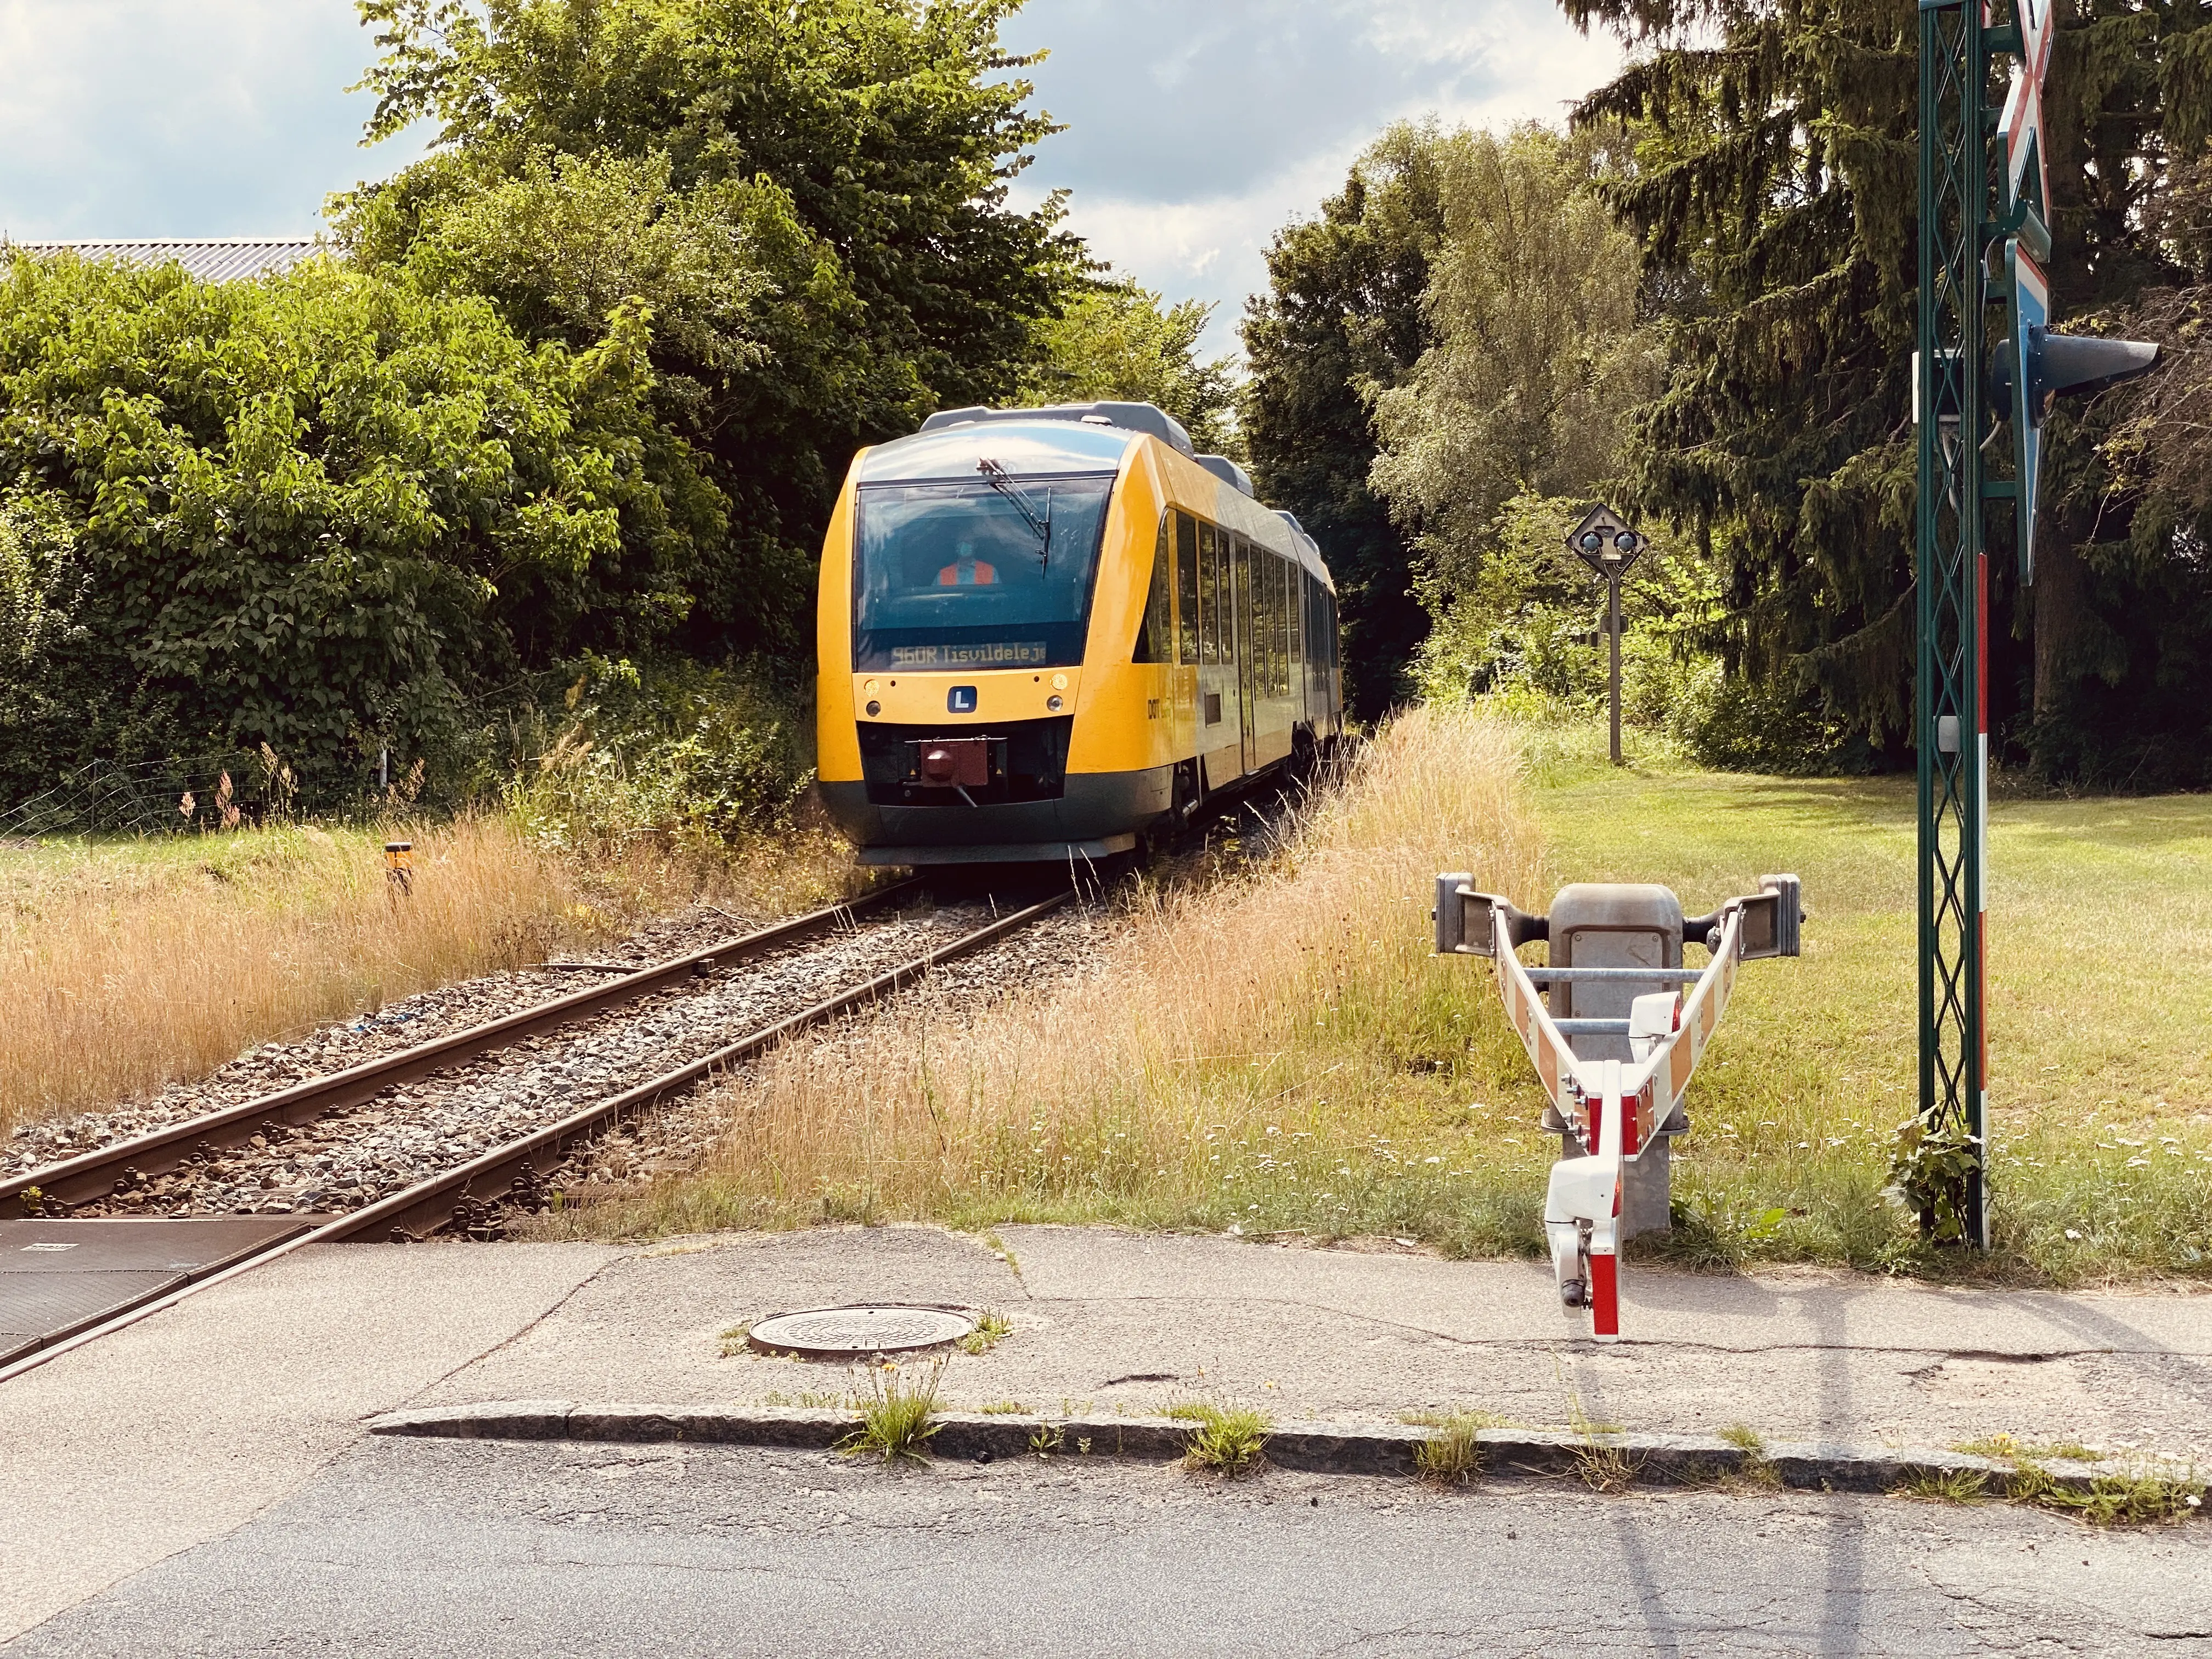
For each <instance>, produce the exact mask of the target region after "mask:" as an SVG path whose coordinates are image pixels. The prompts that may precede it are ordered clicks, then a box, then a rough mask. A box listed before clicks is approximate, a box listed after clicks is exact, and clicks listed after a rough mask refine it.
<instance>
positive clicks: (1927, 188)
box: [1908, 0, 2158, 1248]
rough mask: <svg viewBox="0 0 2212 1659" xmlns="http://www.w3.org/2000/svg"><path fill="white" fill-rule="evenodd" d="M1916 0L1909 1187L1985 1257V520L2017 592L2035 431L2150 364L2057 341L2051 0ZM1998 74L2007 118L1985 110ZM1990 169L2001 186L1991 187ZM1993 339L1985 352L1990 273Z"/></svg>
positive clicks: (1932, 1229) (2030, 569) (2137, 356)
mask: <svg viewBox="0 0 2212 1659" xmlns="http://www.w3.org/2000/svg"><path fill="white" fill-rule="evenodd" d="M2010 3H2011V5H2012V7H2013V15H2012V17H2011V20H2010V21H2008V22H2007V23H2005V24H2003V25H2002V26H1993V25H1992V22H1991V14H1990V9H1989V7H1988V6H1987V5H1986V4H1985V3H1984V0H1966V3H1960V0H1921V8H1920V318H1919V350H1918V351H1917V353H1916V354H1915V358H1914V364H1913V404H1912V407H1913V418H1914V420H1915V422H1916V423H1917V427H1918V429H1919V430H1918V437H1919V451H1920V499H1919V507H1918V526H1917V529H1918V538H1917V551H1918V573H1917V574H1918V585H1917V586H1918V593H1917V598H1918V603H1919V623H1920V654H1919V686H1918V691H1919V703H1918V712H1919V730H1918V744H1919V751H1920V1119H1919V1127H1920V1131H1921V1133H1920V1136H1919V1139H1918V1141H1917V1147H1916V1149H1915V1151H1914V1153H1913V1155H1912V1158H1911V1160H1910V1161H1909V1164H1910V1167H1909V1170H1908V1173H1909V1175H1910V1176H1911V1181H1910V1185H1911V1189H1912V1190H1913V1191H1914V1192H1915V1194H1917V1197H1918V1199H1919V1200H1920V1203H1921V1206H1922V1207H1921V1225H1922V1226H1923V1229H1924V1230H1926V1231H1928V1232H1929V1234H1930V1235H1931V1236H1933V1237H1936V1238H1939V1239H1942V1240H1945V1241H1946V1242H1953V1243H1962V1244H1967V1245H1972V1246H1974V1247H1977V1248H1986V1247H1987V1245H1988V1243H1989V1242H1990V1237H1989V1205H1988V1182H1987V1179H1986V1176H1985V1164H1986V1159H1985V1156H1984V1154H1985V1149H1986V1146H1987V1139H1986V1137H1987V1134H1988V1127H1989V1026H1988V1019H1987V1012H1986V1004H1987V996H1986V992H1987V987H1988V977H1989V964H1988V953H1987V952H1988V917H1989V870H1988V865H1989V759H1990V744H1989V710H1990V686H1989V642H1990V616H1989V594H1990V581H1989V560H1988V556H1987V551H1986V549H1985V546H1984V540H1983V534H1982V531H1983V514H1984V507H1986V505H1987V503H1989V502H1990V501H2009V502H2011V503H2012V504H2013V510H2014V516H2015V526H2016V532H2015V540H2016V542H2017V544H2018V546H2019V549H2020V558H2021V580H2023V581H2027V580H2033V574H2034V545H2035V544H2034V531H2035V507H2036V486H2037V483H2038V477H2039V467H2040V462H2041V453H2040V450H2041V436H2042V427H2043V421H2044V416H2045V415H2046V414H2047V413H2048V412H2049V410H2050V408H2051V400H2052V399H2053V398H2056V397H2058V396H2060V395H2062V394H2086V393H2088V392H2096V391H2100V390H2102V389H2103V388H2104V387H2106V386H2112V385H2113V384H2115V383H2116V382H2118V381H2119V380H2126V379H2130V378H2131V377H2133V376H2134V375H2136V374H2145V373H2148V371H2149V369H2150V368H2151V367H2152V365H2153V364H2154V362H2156V361H2157V357H2158V349H2157V348H2156V347H2155V346H2151V345H2145V344H2142V343H2137V342H2135V341H2130V340H2095V339H2085V338H2073V337H2067V336H2064V335H2057V334H2052V333H2050V332H2049V331H2048V324H2049V320H2050V315H2051V294H2050V284H2049V283H2048V281H2047V279H2046V278H2045V276H2044V273H2043V266H2044V264H2045V262H2046V261H2048V259H2049V258H2050V257H2051V233H2050V231H2049V229H2048V224H2049V216H2048V208H2047V205H2046V204H2047V203H2048V201H2049V191H2048V187H2047V185H2046V182H2045V168H2044V157H2043V143H2042V127H2043V82H2044V76H2045V74H2046V72H2047V71H2048V70H2049V68H2050V64H2051V47H2052V45H2053V35H2052V18H2051V6H2052V3H2053V0H2010ZM1999 57H2002V58H2005V59H2007V60H2008V61H2009V64H2010V66H2011V73H2010V76H2009V85H2008V89H2007V92H2006V95H2005V101H2004V104H2003V106H2002V112H2001V113H2000V112H1998V111H1997V110H1995V109H1993V108H1992V107H1991V106H1990V102H1989V94H1990V88H1991V87H1992V86H1993V84H1994V82H1995V78H1996V76H1995V70H1996V67H1997V65H1996V62H1995V61H1994V60H1995V59H1996V58H1999ZM1993 159H1997V160H2000V161H2001V162H2002V167H2001V169H2000V177H2001V179H2002V189H2001V190H1999V189H1993V188H1992V180H1991V177H1990V174H1991V172H1992V168H1991V165H1990V163H1991V161H1992V160H1993ZM1992 263H1995V264H1996V266H1997V268H1998V270H1999V271H2001V273H2002V277H2001V283H2000V291H1999V294H1998V295H1997V298H1998V299H1999V301H2001V302H2002V304H2003V305H2004V307H2005V317H2004V319H2003V322H2002V325H2001V335H2002V337H2001V339H2000V342H1999V343H1998V345H1997V347H1996V349H1995V350H1994V351H1991V350H1990V349H1987V342H1986V339H1985V331H1986V325H1987V323H1988V320H1989V314H1990V301H1991V295H1990V283H1991V281H1992V273H1991V265H1992ZM1996 420H2006V421H2008V422H2010V423H2011V427H2012V434H2013V442H2012V444H2011V446H2010V459H2011V462H2012V476H2011V477H2004V478H1990V477H1986V476H1985V469H1986V462H1987V459H1988V456H1989V453H1990V452H1989V451H1988V450H1987V449H1985V448H1984V441H1985V440H1986V439H1987V438H1988V437H1989V436H1990V434H1991V431H1992V429H1993V422H1995V421H1996Z"/></svg>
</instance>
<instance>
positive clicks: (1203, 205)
mask: <svg viewBox="0 0 2212 1659" xmlns="http://www.w3.org/2000/svg"><path fill="white" fill-rule="evenodd" d="M1194 19H1195V20H1196V21H1194ZM1007 39H1008V44H1009V45H1010V46H1012V47H1014V48H1015V49H1016V50H1018V51H1024V52H1026V51H1033V50H1036V49H1038V48H1040V47H1049V48H1050V49H1051V52H1052V56H1051V58H1049V59H1048V61H1047V62H1046V63H1045V64H1042V66H1040V67H1039V68H1038V69H1036V70H1034V71H1032V78H1033V79H1034V80H1035V81H1036V84H1037V88H1038V100H1037V101H1038V102H1039V104H1040V105H1041V106H1042V107H1044V108H1045V109H1047V110H1048V111H1050V112H1051V113H1052V114H1053V115H1054V117H1056V118H1058V119H1060V120H1061V121H1064V122H1066V123H1067V124H1068V125H1069V131H1066V132H1064V133H1061V134H1060V135H1059V136H1058V137H1054V138H1052V139H1049V140H1048V141H1047V142H1046V143H1045V144H1044V145H1043V146H1042V150H1041V152H1040V155H1039V159H1038V161H1037V164H1036V167H1034V168H1033V169H1031V171H1030V173H1028V174H1027V175H1026V177H1025V179H1024V191H1025V192H1026V193H1027V195H1028V196H1029V197H1031V198H1033V197H1035V195H1036V194H1038V193H1041V192H1042V191H1044V190H1046V189H1051V188H1056V187H1061V186H1065V187H1066V188H1067V189H1069V190H1070V191H1073V199H1072V202H1071V206H1072V209H1073V224H1074V227H1075V228H1076V229H1078V230H1079V231H1080V232H1082V233H1083V234H1085V235H1086V236H1087V237H1089V238H1090V239H1091V242H1092V245H1093V246H1094V247H1095V248H1096V249H1097V251H1098V252H1099V253H1101V254H1102V255H1103V256H1104V257H1105V258H1109V259H1111V260H1113V261H1114V262H1115V264H1117V265H1119V266H1120V267H1121V269H1123V270H1127V271H1128V272H1130V273H1132V274H1133V275H1134V276H1137V277H1139V279H1141V280H1142V281H1143V282H1145V283H1146V284H1148V285H1149V286H1151V287H1153V288H1157V289H1164V290H1165V291H1166V292H1167V294H1168V295H1169V296H1170V298H1175V299H1181V298H1186V297H1190V296H1196V297H1198V298H1200V299H1205V300H1209V301H1217V302H1218V303H1219V309H1218V312H1217V313H1216V314H1215V326H1214V331H1213V335H1212V343H1213V345H1214V346H1215V348H1216V349H1228V348H1229V347H1231V345H1232V344H1233V343H1234V323H1235V319H1236V315H1237V311H1238V310H1239V308H1240V307H1241V306H1242V304H1243V296H1244V295H1245V294H1246V293H1247V292H1248V291H1249V290H1250V289H1254V288H1255V287H1259V286H1261V285H1262V284H1263V283H1265V281H1266V269H1265V265H1264V264H1263V262H1262V258H1261V251H1262V250H1263V249H1264V248H1265V247H1266V246H1267V241H1268V239H1269V238H1270V237H1271V236H1272V235H1273V233H1274V232H1275V230H1276V229H1278V228H1279V227H1280V226H1281V225H1283V224H1284V223H1285V222H1287V221H1288V220H1290V219H1291V218H1292V217H1293V216H1298V215H1301V214H1307V213H1310V212H1311V211H1313V210H1314V209H1315V207H1316V205H1317V204H1319V202H1320V201H1321V199H1322V197H1324V196H1326V195H1328V194H1329V193H1330V192H1331V191H1334V189H1335V188H1336V186H1337V185H1339V184H1340V183H1341V181H1342V178H1343V174H1344V170H1345V168H1346V165H1347V164H1348V163H1349V162H1350V161H1351V159H1352V156H1353V155H1356V154H1357V153H1358V149H1359V148H1360V147H1361V145H1362V144H1363V143H1365V142H1366V140H1367V139H1368V138H1369V137H1371V136H1372V135H1373V133H1374V132H1375V131H1376V130H1377V129H1378V128H1380V127H1381V126H1383V125H1384V124H1385V123H1387V122H1389V121H1390V120H1393V119H1395V118H1399V117H1401V116H1419V115H1422V114H1427V113H1435V114H1438V115H1440V116H1442V117H1443V118H1444V119H1446V120H1448V121H1468V122H1472V123H1475V124H1478V125H1480V124H1484V123H1491V122H1502V121H1507V120H1511V119H1515V118H1520V117H1524V116H1536V117H1540V118H1556V117H1557V116H1558V114H1559V112H1560V111H1561V109H1562V108H1563V107H1564V106H1565V103H1566V102H1567V100H1571V99H1572V98H1573V97H1575V96H1576V95H1577V94H1579V93H1581V92H1583V90H1585V89H1586V88H1589V87H1590V86H1593V85H1595V83H1596V82H1598V81H1600V80H1601V79H1602V78H1604V76H1606V75H1607V74H1608V73H1609V72H1610V71H1611V70H1612V69H1613V66H1614V64H1616V63H1617V62H1618V53H1617V52H1616V50H1615V49H1614V48H1613V46H1612V45H1611V43H1609V42H1608V41H1606V40H1602V39H1599V40H1585V39H1583V37H1582V36H1580V35H1578V34H1577V33H1575V32H1574V31H1573V30H1572V29H1571V28H1569V27H1567V26H1566V25H1565V23H1563V22H1561V21H1560V20H1559V13H1558V9H1557V7H1556V5H1555V4H1554V3H1553V0H1030V4H1029V6H1028V7H1027V9H1025V10H1024V12H1023V13H1022V14H1021V15H1019V16H1018V18H1016V20H1015V21H1014V22H1013V23H1012V26H1011V27H1010V28H1009V30H1008V32H1007ZM370 55H371V47H370V45H369V41H368V36H367V34H366V33H365V32H364V31H363V30H362V28H361V27H360V26H359V25H358V23H357V22H356V19H355V15H354V9H353V6H352V4H351V3H350V0H0V233H4V234H7V235H9V236H10V237H13V238H15V239H16V240H36V239H40V238H87V237H105V236H228V235H250V234H288V233H289V234H298V233H301V232H306V231H311V230H313V228H315V225H316V223H317V217H318V214H319V210H320V207H321V204H322V200H323V197H325V195H326V194H328V193H329V192H330V191H334V190H341V189H343V188H345V187H346V186H348V185H351V184H353V183H355V182H356V180H358V179H362V178H365V177H379V176H381V175H383V174H385V173H390V172H391V171H392V169H394V168H395V167H399V166H402V165H404V163H405V162H406V161H410V160H411V159H412V158H413V156H414V155H415V154H416V144H415V143H412V142H410V140H409V139H407V138H404V137H403V138H401V139H398V140H395V141H394V142H393V143H389V144H386V145H385V146H383V147H381V148H380V149H376V150H370V151H364V150H362V149H360V148H359V146H358V140H359V137H360V133H361V127H362V121H363V119H364V118H366V116H367V113H368V104H369V100H368V98H367V97H365V96H363V95H362V94H350V95H349V94H347V93H346V92H345V91H344V90H343V88H345V87H346V86H348V85H349V84H350V83H351V82H353V81H355V80H356V79H357V78H358V77H359V76H360V73H361V70H362V66H363V65H364V64H367V63H368V59H369V57H370Z"/></svg>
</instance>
